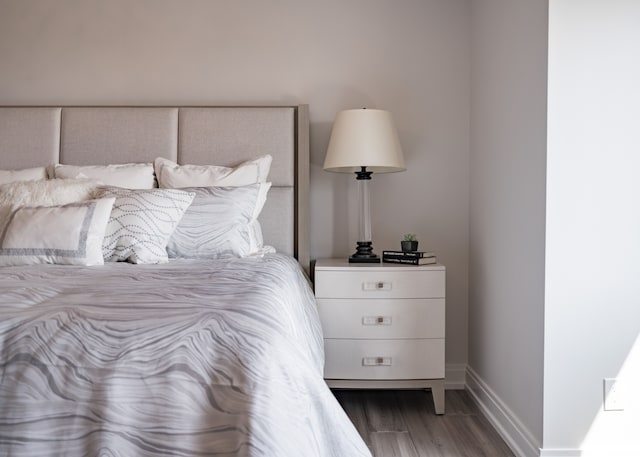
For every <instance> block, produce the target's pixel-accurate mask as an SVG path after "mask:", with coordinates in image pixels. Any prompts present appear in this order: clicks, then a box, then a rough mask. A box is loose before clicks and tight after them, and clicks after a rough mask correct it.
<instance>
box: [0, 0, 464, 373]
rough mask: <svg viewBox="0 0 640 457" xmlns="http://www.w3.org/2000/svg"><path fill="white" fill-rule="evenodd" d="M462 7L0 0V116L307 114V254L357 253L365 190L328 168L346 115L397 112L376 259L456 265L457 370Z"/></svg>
mask: <svg viewBox="0 0 640 457" xmlns="http://www.w3.org/2000/svg"><path fill="white" fill-rule="evenodd" d="M468 48H469V5H468V1H467V0H403V1H402V2H392V1H388V0H350V1H343V0H327V1H322V2H309V1H299V0H273V1H259V0H216V1H205V0H182V1H175V0H137V1H130V0H109V1H98V0H56V1H50V0H29V1H15V0H0V62H1V64H2V69H1V70H0V104H79V105H82V104H124V105H128V104H151V105H154V104H163V105H181V104H292V103H309V105H310V116H311V124H312V125H311V143H312V144H311V148H312V151H311V153H312V159H311V160H312V170H311V192H312V199H311V222H312V232H311V242H312V245H311V254H312V256H314V257H329V256H346V255H348V254H349V253H350V252H351V251H352V250H353V247H354V246H355V241H356V230H357V227H356V225H357V221H356V218H355V211H354V210H355V203H356V201H355V198H356V194H355V179H353V177H351V176H349V175H341V174H332V173H327V172H324V171H323V170H322V162H323V160H324V154H325V150H326V146H327V143H328V140H329V133H330V129H331V123H332V122H333V118H334V116H335V114H336V113H337V112H338V111H340V110H342V109H347V108H358V107H364V106H366V107H370V108H383V109H388V110H390V111H392V112H393V113H394V115H395V118H396V122H397V124H398V127H399V133H400V135H401V141H402V145H403V148H404V151H405V159H406V164H407V167H408V171H407V172H404V173H401V174H386V175H384V174H381V175H378V176H374V179H373V182H372V201H373V237H374V245H375V246H376V248H377V250H378V251H381V250H382V249H388V248H396V247H398V243H399V240H400V237H401V235H402V234H403V233H405V232H414V233H417V234H418V237H419V239H420V242H421V248H424V249H427V250H434V251H436V252H437V253H438V255H439V258H440V261H441V262H442V263H444V264H446V265H447V267H448V276H447V294H448V302H447V362H448V363H449V364H464V363H466V360H467V268H468V267H467V265H468V225H469V224H468V205H469V197H468V195H469V188H468V174H469V168H468V158H469V136H468V132H469V49H468Z"/></svg>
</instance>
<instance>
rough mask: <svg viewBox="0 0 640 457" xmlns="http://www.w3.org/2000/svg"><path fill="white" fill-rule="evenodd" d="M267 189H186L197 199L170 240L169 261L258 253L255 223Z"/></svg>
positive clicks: (255, 186)
mask: <svg viewBox="0 0 640 457" xmlns="http://www.w3.org/2000/svg"><path fill="white" fill-rule="evenodd" d="M264 185H265V184H264V183H263V184H252V185H250V186H241V187H190V188H186V189H184V190H188V191H190V192H194V193H195V195H196V197H195V198H194V200H193V203H192V204H191V206H190V207H189V209H187V211H186V212H185V214H184V216H183V218H182V220H181V221H180V223H179V224H178V227H177V228H176V230H175V232H173V235H172V236H171V238H170V239H169V243H168V244H167V253H168V254H169V257H171V258H188V259H200V258H208V259H215V258H220V257H228V256H233V257H246V256H248V255H251V254H254V253H256V252H257V251H258V249H259V248H258V247H257V246H255V245H253V244H252V236H251V235H252V233H251V232H252V231H253V230H255V228H254V227H253V226H252V225H251V222H252V221H253V220H254V213H255V208H256V205H258V200H259V196H260V188H261V187H262V186H264ZM260 238H262V236H261V234H260ZM260 247H262V246H260Z"/></svg>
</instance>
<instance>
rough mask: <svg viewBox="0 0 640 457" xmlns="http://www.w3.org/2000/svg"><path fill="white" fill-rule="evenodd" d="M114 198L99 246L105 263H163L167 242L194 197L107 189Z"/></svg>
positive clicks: (178, 192)
mask: <svg viewBox="0 0 640 457" xmlns="http://www.w3.org/2000/svg"><path fill="white" fill-rule="evenodd" d="M100 196H101V197H115V199H116V201H115V203H114V204H113V209H112V211H111V217H110V218H109V223H108V224H107V229H106V231H105V235H104V241H103V244H102V255H103V256H104V260H105V261H108V262H121V261H128V262H131V263H152V264H153V263H166V262H167V261H168V257H167V250H166V247H167V242H168V241H169V238H170V237H171V234H172V233H173V231H174V230H175V228H176V226H177V225H178V223H179V222H180V220H181V219H182V216H183V215H184V212H185V210H186V209H187V208H188V207H189V205H190V204H191V202H192V201H193V197H194V196H195V193H194V192H187V191H184V190H177V189H149V190H129V189H120V188H113V187H111V188H106V189H103V190H102V191H101V192H100Z"/></svg>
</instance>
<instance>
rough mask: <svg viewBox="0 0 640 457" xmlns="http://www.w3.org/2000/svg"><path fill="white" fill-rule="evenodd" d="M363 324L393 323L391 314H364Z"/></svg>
mask: <svg viewBox="0 0 640 457" xmlns="http://www.w3.org/2000/svg"><path fill="white" fill-rule="evenodd" d="M362 325H391V316H363V317H362Z"/></svg>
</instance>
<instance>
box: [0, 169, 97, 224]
mask: <svg viewBox="0 0 640 457" xmlns="http://www.w3.org/2000/svg"><path fill="white" fill-rule="evenodd" d="M100 185H101V184H100V183H99V182H98V181H95V180H93V179H46V180H40V181H16V182H11V183H8V184H2V185H0V230H2V229H3V228H4V226H5V224H6V219H7V217H8V216H9V214H10V213H11V211H12V210H13V209H15V208H19V207H21V206H58V205H66V204H69V203H75V202H79V201H86V200H91V199H93V198H94V195H95V193H96V190H97V189H98V187H99V186H100Z"/></svg>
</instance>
